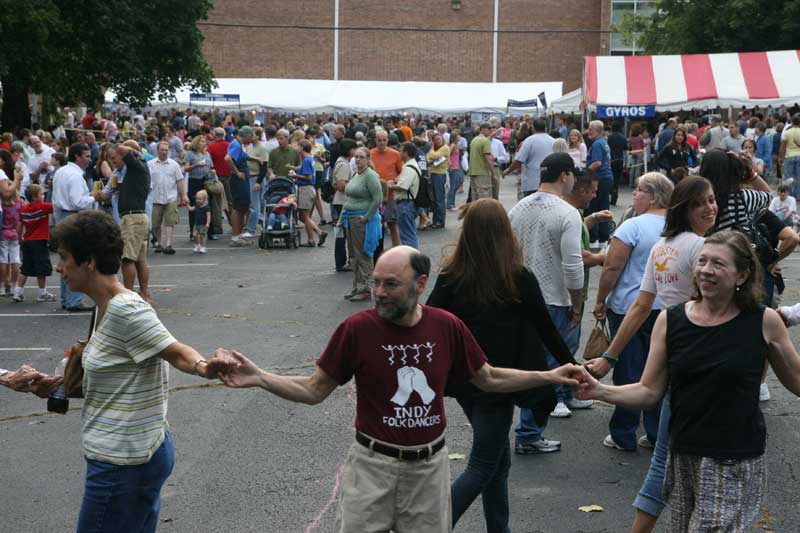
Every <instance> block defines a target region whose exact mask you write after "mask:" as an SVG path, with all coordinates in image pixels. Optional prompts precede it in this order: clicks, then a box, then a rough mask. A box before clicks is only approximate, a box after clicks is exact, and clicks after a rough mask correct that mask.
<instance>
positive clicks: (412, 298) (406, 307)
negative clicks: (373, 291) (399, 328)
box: [375, 285, 418, 321]
mask: <svg viewBox="0 0 800 533" xmlns="http://www.w3.org/2000/svg"><path fill="white" fill-rule="evenodd" d="M417 301H418V297H417V291H416V290H415V287H414V285H412V286H411V288H410V289H409V290H408V294H406V298H405V299H403V300H402V301H398V300H396V299H391V298H384V299H377V298H376V299H375V309H376V310H377V311H378V316H380V317H381V318H385V319H386V320H390V321H396V320H400V319H401V318H403V317H404V316H406V315H407V314H408V313H409V312H410V311H411V310H412V309H414V308H415V307H416V305H417ZM382 302H387V303H389V302H391V303H392V304H394V305H393V306H391V307H383V306H382V305H381V303H382Z"/></svg>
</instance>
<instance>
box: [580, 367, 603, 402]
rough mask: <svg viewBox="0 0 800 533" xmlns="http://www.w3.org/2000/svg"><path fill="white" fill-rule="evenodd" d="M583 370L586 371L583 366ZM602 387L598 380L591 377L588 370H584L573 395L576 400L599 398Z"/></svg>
mask: <svg viewBox="0 0 800 533" xmlns="http://www.w3.org/2000/svg"><path fill="white" fill-rule="evenodd" d="M582 368H583V367H582ZM584 372H586V369H585V368H584ZM602 387H603V385H602V384H600V382H599V381H597V380H596V379H595V378H594V377H592V375H591V374H589V372H586V374H585V378H584V379H583V380H581V383H580V386H578V387H577V388H575V392H574V396H575V398H577V399H578V400H599V399H600V390H601V388H602Z"/></svg>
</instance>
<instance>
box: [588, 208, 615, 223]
mask: <svg viewBox="0 0 800 533" xmlns="http://www.w3.org/2000/svg"><path fill="white" fill-rule="evenodd" d="M592 216H593V217H594V219H595V221H596V222H611V221H612V220H614V213H612V212H611V211H609V210H608V209H605V210H603V211H598V212H596V213H594V214H592Z"/></svg>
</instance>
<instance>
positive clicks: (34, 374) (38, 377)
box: [0, 365, 63, 398]
mask: <svg viewBox="0 0 800 533" xmlns="http://www.w3.org/2000/svg"><path fill="white" fill-rule="evenodd" d="M0 380H2V381H0V383H2V384H3V385H5V386H6V387H8V388H9V389H12V390H15V391H17V392H32V393H34V394H36V395H37V396H39V397H40V398H47V397H48V396H50V393H52V392H53V391H54V390H55V389H56V387H58V386H59V385H60V384H61V381H62V380H63V377H62V376H52V377H51V376H48V375H46V374H42V373H41V372H39V371H38V370H36V369H35V368H31V367H30V366H28V365H22V366H21V367H19V368H18V369H17V370H15V371H13V372H9V373H8V374H6V375H5V376H3V377H2V378H0Z"/></svg>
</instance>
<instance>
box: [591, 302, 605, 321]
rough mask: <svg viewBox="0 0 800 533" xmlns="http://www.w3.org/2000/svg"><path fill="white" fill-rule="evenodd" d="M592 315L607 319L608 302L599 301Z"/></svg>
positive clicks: (599, 318)
mask: <svg viewBox="0 0 800 533" xmlns="http://www.w3.org/2000/svg"><path fill="white" fill-rule="evenodd" d="M592 315H594V318H595V320H605V319H606V304H605V303H604V302H597V304H595V306H594V310H593V311H592Z"/></svg>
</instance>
